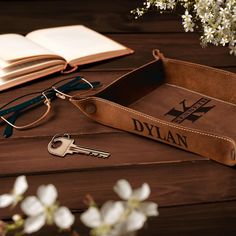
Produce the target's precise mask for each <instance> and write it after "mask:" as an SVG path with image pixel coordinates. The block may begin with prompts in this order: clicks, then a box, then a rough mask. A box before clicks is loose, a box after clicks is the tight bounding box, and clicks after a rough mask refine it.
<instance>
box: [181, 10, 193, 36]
mask: <svg viewBox="0 0 236 236" xmlns="http://www.w3.org/2000/svg"><path fill="white" fill-rule="evenodd" d="M182 18H183V26H184V29H185V31H186V32H188V31H190V32H193V30H194V28H193V27H194V26H195V24H194V22H193V21H192V15H190V14H189V12H188V11H187V10H186V11H185V14H184V15H182Z"/></svg>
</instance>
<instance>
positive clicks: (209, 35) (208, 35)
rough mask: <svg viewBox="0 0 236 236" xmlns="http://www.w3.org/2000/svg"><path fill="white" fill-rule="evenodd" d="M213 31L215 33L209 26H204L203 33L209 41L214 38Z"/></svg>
mask: <svg viewBox="0 0 236 236" xmlns="http://www.w3.org/2000/svg"><path fill="white" fill-rule="evenodd" d="M214 33H215V30H213V29H212V28H211V27H205V28H204V35H205V36H206V39H207V40H208V41H209V42H211V41H212V40H213V39H214Z"/></svg>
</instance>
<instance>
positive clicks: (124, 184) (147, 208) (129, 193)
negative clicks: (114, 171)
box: [114, 179, 158, 216]
mask: <svg viewBox="0 0 236 236" xmlns="http://www.w3.org/2000/svg"><path fill="white" fill-rule="evenodd" d="M114 191H115V192H116V193H117V194H118V195H119V197H120V198H121V199H123V200H126V201H127V205H128V207H130V208H131V209H135V210H139V211H141V212H142V213H143V214H144V215H145V216H157V215H158V211H157V204H156V203H154V202H143V201H144V200H146V199H147V198H148V197H149V195H150V193H151V190H150V187H149V185H148V184H147V183H144V184H142V186H141V187H140V188H137V189H134V190H133V189H132V188H131V186H130V184H129V182H128V181H127V180H125V179H121V180H119V181H118V182H117V183H116V185H115V186H114Z"/></svg>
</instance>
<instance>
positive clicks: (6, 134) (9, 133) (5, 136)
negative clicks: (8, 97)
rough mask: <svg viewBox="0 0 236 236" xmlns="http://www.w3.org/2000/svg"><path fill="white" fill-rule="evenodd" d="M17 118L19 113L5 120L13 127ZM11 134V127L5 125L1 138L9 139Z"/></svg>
mask: <svg viewBox="0 0 236 236" xmlns="http://www.w3.org/2000/svg"><path fill="white" fill-rule="evenodd" d="M18 116H19V112H18V111H17V112H15V113H14V114H13V115H12V116H10V117H9V118H8V119H7V120H8V121H9V122H11V123H12V124H13V125H14V124H15V122H16V120H17V117H18ZM12 134H13V126H11V125H9V124H7V126H6V128H5V130H4V133H3V137H4V138H9V137H11V136H12Z"/></svg>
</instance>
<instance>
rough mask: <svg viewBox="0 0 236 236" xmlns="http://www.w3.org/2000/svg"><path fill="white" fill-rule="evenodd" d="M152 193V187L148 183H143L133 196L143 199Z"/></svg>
mask: <svg viewBox="0 0 236 236" xmlns="http://www.w3.org/2000/svg"><path fill="white" fill-rule="evenodd" d="M150 193H151V190H150V187H149V185H148V184H147V183H144V184H142V186H141V187H140V188H137V189H135V190H134V191H133V194H132V198H134V199H137V200H139V201H143V200H145V199H147V198H148V197H149V195H150Z"/></svg>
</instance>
